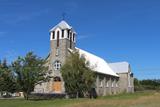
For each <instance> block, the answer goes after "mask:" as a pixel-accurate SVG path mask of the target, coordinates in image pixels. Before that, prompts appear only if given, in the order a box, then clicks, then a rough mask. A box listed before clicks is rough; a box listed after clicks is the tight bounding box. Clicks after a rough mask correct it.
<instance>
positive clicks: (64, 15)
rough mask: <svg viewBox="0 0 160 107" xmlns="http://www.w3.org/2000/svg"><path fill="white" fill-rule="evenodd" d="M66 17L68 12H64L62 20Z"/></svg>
mask: <svg viewBox="0 0 160 107" xmlns="http://www.w3.org/2000/svg"><path fill="white" fill-rule="evenodd" d="M65 17H66V13H65V12H63V13H62V20H65Z"/></svg>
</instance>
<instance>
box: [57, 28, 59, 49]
mask: <svg viewBox="0 0 160 107" xmlns="http://www.w3.org/2000/svg"><path fill="white" fill-rule="evenodd" d="M57 47H59V31H57Z"/></svg>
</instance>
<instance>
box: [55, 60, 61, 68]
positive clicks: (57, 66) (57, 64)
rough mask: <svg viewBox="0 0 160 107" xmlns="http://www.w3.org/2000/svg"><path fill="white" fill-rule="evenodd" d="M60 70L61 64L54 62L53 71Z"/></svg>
mask: <svg viewBox="0 0 160 107" xmlns="http://www.w3.org/2000/svg"><path fill="white" fill-rule="evenodd" d="M60 68H61V63H60V61H55V63H54V69H55V70H60Z"/></svg>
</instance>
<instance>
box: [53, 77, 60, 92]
mask: <svg viewBox="0 0 160 107" xmlns="http://www.w3.org/2000/svg"><path fill="white" fill-rule="evenodd" d="M53 91H54V92H55V93H61V92H62V82H61V79H60V77H54V82H53Z"/></svg>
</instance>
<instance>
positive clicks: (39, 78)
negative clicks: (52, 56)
mask: <svg viewBox="0 0 160 107" xmlns="http://www.w3.org/2000/svg"><path fill="white" fill-rule="evenodd" d="M45 64H46V60H44V59H42V58H40V57H37V55H35V54H33V52H29V53H27V54H26V56H25V57H18V59H17V60H15V61H14V62H13V63H12V69H13V71H14V72H15V73H16V77H17V84H18V85H19V86H20V90H21V91H22V92H23V93H24V97H25V99H27V100H28V96H29V94H30V93H31V92H32V91H33V90H34V87H35V86H36V85H38V84H40V83H43V82H46V81H49V78H50V77H49V73H50V72H49V70H48V66H46V65H45Z"/></svg>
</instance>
